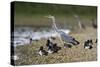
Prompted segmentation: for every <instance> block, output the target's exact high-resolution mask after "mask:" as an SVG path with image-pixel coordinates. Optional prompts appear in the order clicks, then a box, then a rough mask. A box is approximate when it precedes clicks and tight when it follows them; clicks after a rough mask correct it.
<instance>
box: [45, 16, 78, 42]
mask: <svg viewBox="0 0 100 67" xmlns="http://www.w3.org/2000/svg"><path fill="white" fill-rule="evenodd" d="M46 17H47V18H50V19H51V20H52V23H53V28H54V30H55V31H56V32H57V33H58V34H59V35H60V39H61V40H62V41H63V43H68V42H69V43H72V44H79V42H78V41H76V40H75V39H74V38H73V37H72V36H69V35H68V34H66V32H65V31H63V30H59V29H58V28H57V26H56V23H55V17H54V16H52V15H49V16H46Z"/></svg>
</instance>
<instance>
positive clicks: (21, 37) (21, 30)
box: [13, 27, 70, 46]
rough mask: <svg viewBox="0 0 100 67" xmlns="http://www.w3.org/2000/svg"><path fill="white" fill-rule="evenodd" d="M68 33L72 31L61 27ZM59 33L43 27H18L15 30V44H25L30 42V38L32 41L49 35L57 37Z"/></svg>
mask: <svg viewBox="0 0 100 67" xmlns="http://www.w3.org/2000/svg"><path fill="white" fill-rule="evenodd" d="M60 30H62V31H64V32H66V34H68V33H69V32H70V30H67V29H60ZM56 36H57V33H56V32H55V31H54V30H52V29H42V28H41V30H39V29H38V30H34V28H31V27H18V28H15V30H14V42H13V43H14V46H17V45H25V44H30V39H32V41H36V40H41V39H47V38H49V37H56Z"/></svg>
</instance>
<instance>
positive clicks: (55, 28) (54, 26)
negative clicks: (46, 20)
mask: <svg viewBox="0 0 100 67" xmlns="http://www.w3.org/2000/svg"><path fill="white" fill-rule="evenodd" d="M52 22H53V28H54V30H55V31H57V30H58V28H57V26H56V23H55V18H52Z"/></svg>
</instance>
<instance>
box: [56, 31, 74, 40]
mask: <svg viewBox="0 0 100 67" xmlns="http://www.w3.org/2000/svg"><path fill="white" fill-rule="evenodd" d="M58 33H59V34H60V36H61V39H62V40H63V41H65V42H73V38H72V37H71V36H69V35H67V34H66V33H65V32H63V31H59V32H58Z"/></svg>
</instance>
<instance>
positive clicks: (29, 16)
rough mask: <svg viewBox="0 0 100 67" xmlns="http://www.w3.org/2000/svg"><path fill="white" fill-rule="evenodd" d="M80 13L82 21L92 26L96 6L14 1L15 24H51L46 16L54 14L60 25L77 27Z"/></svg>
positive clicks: (95, 14) (95, 16) (95, 15)
mask: <svg viewBox="0 0 100 67" xmlns="http://www.w3.org/2000/svg"><path fill="white" fill-rule="evenodd" d="M75 14H76V15H78V16H79V17H80V18H81V21H82V22H83V23H84V24H85V25H88V26H90V25H91V19H96V18H97V7H96V6H82V5H65V4H61V5H59V4H49V3H32V2H14V15H15V17H14V21H15V26H38V27H40V26H48V27H49V26H51V24H52V23H50V22H51V21H50V20H49V19H48V18H46V17H44V16H47V15H53V16H55V18H56V23H57V24H58V25H62V26H63V25H67V27H69V26H71V27H75V26H76V27H77V23H78V22H77V20H76V18H75V17H74V15H75Z"/></svg>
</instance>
